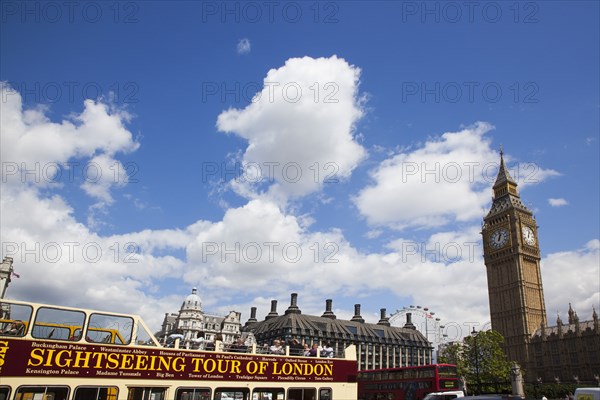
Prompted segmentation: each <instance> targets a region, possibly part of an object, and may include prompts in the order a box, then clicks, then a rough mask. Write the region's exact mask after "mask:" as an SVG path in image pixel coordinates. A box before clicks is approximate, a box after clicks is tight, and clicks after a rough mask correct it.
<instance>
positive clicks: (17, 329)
mask: <svg viewBox="0 0 600 400" xmlns="http://www.w3.org/2000/svg"><path fill="white" fill-rule="evenodd" d="M2 334H4V335H10V336H23V335H24V334H25V324H24V323H23V321H18V320H17V321H13V322H12V323H11V324H10V325H9V326H8V327H7V328H6V329H5V330H4V331H3V332H2Z"/></svg>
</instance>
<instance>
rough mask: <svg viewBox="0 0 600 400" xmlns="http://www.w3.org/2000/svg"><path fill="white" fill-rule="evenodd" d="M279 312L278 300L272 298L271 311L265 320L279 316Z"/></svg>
mask: <svg viewBox="0 0 600 400" xmlns="http://www.w3.org/2000/svg"><path fill="white" fill-rule="evenodd" d="M278 316H279V314H277V300H271V312H270V313H268V314H267V316H266V317H265V320H267V319H271V318H275V317H278Z"/></svg>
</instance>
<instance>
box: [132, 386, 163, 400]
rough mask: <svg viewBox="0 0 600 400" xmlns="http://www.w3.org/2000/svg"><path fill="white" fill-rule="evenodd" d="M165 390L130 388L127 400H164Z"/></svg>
mask: <svg viewBox="0 0 600 400" xmlns="http://www.w3.org/2000/svg"><path fill="white" fill-rule="evenodd" d="M165 393H166V388H148V387H130V388H129V395H128V396H127V400H165Z"/></svg>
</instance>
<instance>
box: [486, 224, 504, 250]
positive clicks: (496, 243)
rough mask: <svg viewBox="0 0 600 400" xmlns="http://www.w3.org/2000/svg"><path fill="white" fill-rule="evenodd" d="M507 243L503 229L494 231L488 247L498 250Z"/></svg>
mask: <svg viewBox="0 0 600 400" xmlns="http://www.w3.org/2000/svg"><path fill="white" fill-rule="evenodd" d="M506 243H508V231H507V230H506V229H504V228H500V229H498V230H495V231H494V232H493V233H492V235H491V236H490V246H491V247H493V248H494V249H499V248H501V247H503V246H504V245H505V244H506Z"/></svg>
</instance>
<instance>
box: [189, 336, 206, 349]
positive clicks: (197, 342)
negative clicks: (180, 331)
mask: <svg viewBox="0 0 600 400" xmlns="http://www.w3.org/2000/svg"><path fill="white" fill-rule="evenodd" d="M204 341H205V339H204V332H198V333H197V334H196V337H195V338H194V339H192V340H191V342H192V349H199V350H204V345H205V343H204Z"/></svg>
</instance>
